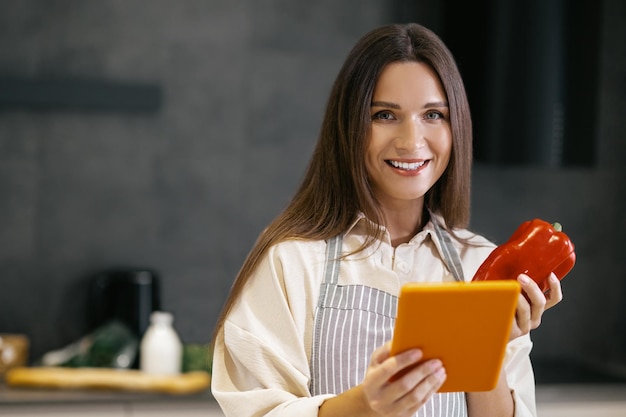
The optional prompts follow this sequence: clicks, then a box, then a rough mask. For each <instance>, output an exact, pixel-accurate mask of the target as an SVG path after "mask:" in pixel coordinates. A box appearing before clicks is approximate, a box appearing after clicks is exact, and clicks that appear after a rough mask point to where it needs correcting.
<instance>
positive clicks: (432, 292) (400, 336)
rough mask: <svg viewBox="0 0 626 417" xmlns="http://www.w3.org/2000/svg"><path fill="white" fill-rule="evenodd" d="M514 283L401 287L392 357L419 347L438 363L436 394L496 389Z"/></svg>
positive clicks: (513, 306) (515, 288)
mask: <svg viewBox="0 0 626 417" xmlns="http://www.w3.org/2000/svg"><path fill="white" fill-rule="evenodd" d="M519 294H520V285H519V283H518V282H517V281H513V280H502V281H479V282H445V283H443V282H442V283H410V284H406V285H404V286H403V287H402V289H401V291H400V298H399V300H398V315H397V318H396V323H395V328H394V335H393V340H392V348H391V350H392V354H397V353H399V352H402V351H404V350H407V349H410V348H414V347H417V348H420V349H422V351H423V353H424V360H427V359H431V358H439V359H441V361H442V362H443V365H444V367H445V369H446V374H447V378H446V381H445V382H444V384H443V385H442V387H441V388H440V389H439V392H456V391H463V392H472V391H490V390H492V389H493V388H495V386H496V384H497V382H498V377H499V373H500V368H501V366H502V362H503V360H504V354H505V351H506V345H507V343H508V339H509V335H510V332H511V326H512V324H513V319H514V317H515V309H516V307H517V300H518V295H519Z"/></svg>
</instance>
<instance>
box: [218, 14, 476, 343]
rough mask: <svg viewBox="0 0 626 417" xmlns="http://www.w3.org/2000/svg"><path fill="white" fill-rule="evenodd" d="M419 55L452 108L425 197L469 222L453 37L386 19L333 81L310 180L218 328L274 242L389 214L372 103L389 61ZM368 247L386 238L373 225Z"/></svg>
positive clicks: (329, 233)
mask: <svg viewBox="0 0 626 417" xmlns="http://www.w3.org/2000/svg"><path fill="white" fill-rule="evenodd" d="M409 61H417V62H422V63H426V64H428V65H430V66H431V67H432V68H433V69H434V71H435V72H436V73H437V74H438V76H439V79H440V81H441V84H442V85H443V88H444V90H445V92H446V95H447V99H448V106H449V108H450V121H451V129H452V154H451V156H450V162H449V164H448V167H447V168H446V170H445V172H444V173H443V175H442V177H441V178H440V179H439V181H437V183H436V184H435V185H434V186H433V187H432V188H431V189H430V190H429V191H428V192H427V193H426V196H425V204H426V206H427V207H428V208H429V210H431V211H432V212H435V213H438V214H440V215H441V216H442V217H443V219H444V221H445V226H446V227H447V228H449V229H452V228H456V227H463V226H466V225H467V223H468V221H469V205H470V171H471V162H472V125H471V117H470V111H469V106H468V103H467V97H466V93H465V87H464V85H463V81H462V79H461V75H460V73H459V70H458V68H457V66H456V63H455V61H454V58H453V56H452V54H451V53H450V51H449V50H448V48H447V47H446V46H445V44H444V43H443V42H442V41H441V39H439V37H438V36H437V35H436V34H434V33H433V32H432V31H430V30H429V29H427V28H425V27H423V26H420V25H418V24H414V23H412V24H396V25H388V26H383V27H380V28H378V29H374V30H373V31H371V32H369V33H367V34H366V35H364V36H363V37H362V38H361V39H360V40H359V41H358V42H357V44H356V45H355V46H354V48H353V49H352V51H351V52H350V53H349V55H348V57H347V58H346V61H345V62H344V64H343V67H342V68H341V70H340V71H339V74H338V76H337V79H336V80H335V83H334V85H333V87H332V90H331V93H330V97H329V99H328V102H327V105H326V111H325V114H324V119H323V122H322V127H321V131H320V135H319V138H318V142H317V145H316V147H315V149H314V151H313V155H312V158H311V160H310V162H309V165H308V168H307V170H306V173H305V175H304V179H303V181H302V183H301V185H300V187H299V188H298V190H297V191H296V193H295V195H294V196H293V199H292V200H291V202H290V203H289V204H288V206H287V207H286V209H285V210H284V211H283V212H282V213H281V214H280V215H279V216H278V217H277V218H276V219H274V220H273V221H272V222H271V223H270V225H269V226H268V227H267V228H266V229H265V230H264V231H263V232H262V233H261V234H260V236H259V238H258V239H257V241H256V243H255V244H254V246H253V247H252V250H251V251H250V253H249V254H248V257H247V258H246V260H245V261H244V263H243V266H242V267H241V269H240V271H239V273H238V275H237V277H236V279H235V282H234V283H233V286H232V288H231V291H230V294H229V296H228V298H227V299H226V302H225V304H224V307H223V309H222V312H221V314H220V317H219V319H218V321H217V325H216V327H215V332H214V339H213V340H215V335H216V334H217V333H218V331H219V330H220V329H221V327H222V325H223V323H224V319H225V317H226V316H227V315H228V313H229V311H230V310H231V308H232V306H233V304H234V303H235V301H236V300H237V298H238V296H239V294H240V293H241V290H242V289H243V287H244V286H245V284H246V282H247V281H248V279H249V278H250V276H251V274H252V272H253V271H254V269H255V268H256V266H257V264H258V262H259V260H260V259H261V258H262V257H263V256H264V254H265V253H266V251H267V249H268V248H269V247H271V246H272V245H274V244H276V243H278V242H280V241H283V240H286V239H313V240H320V239H328V238H330V237H333V236H336V235H338V234H340V233H342V232H344V231H345V230H346V229H347V228H348V227H349V226H350V225H351V224H352V222H353V221H354V220H355V219H356V216H357V215H358V213H359V212H363V213H364V214H365V215H366V216H367V217H368V218H369V219H370V220H372V221H373V222H374V223H376V224H383V222H382V219H383V216H382V213H381V211H380V209H379V207H378V204H377V203H376V199H375V198H374V195H373V193H372V190H371V187H370V184H369V181H368V179H367V173H366V169H365V152H366V149H367V141H368V136H369V129H370V123H371V116H370V105H371V101H372V95H373V92H374V87H375V85H376V82H377V80H378V78H379V76H380V74H381V72H382V71H383V69H384V68H385V66H386V65H388V64H390V63H393V62H409ZM369 232H370V233H369V235H370V239H369V240H368V241H367V242H366V244H365V245H364V247H366V246H367V245H369V244H371V243H372V242H374V241H375V240H377V239H380V237H381V234H382V230H381V229H380V228H377V227H375V226H371V229H370V230H369Z"/></svg>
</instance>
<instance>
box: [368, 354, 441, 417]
mask: <svg viewBox="0 0 626 417" xmlns="http://www.w3.org/2000/svg"><path fill="white" fill-rule="evenodd" d="M390 352H391V342H387V343H386V344H385V345H383V346H381V347H380V348H378V349H376V350H375V351H374V353H372V357H371V361H370V365H369V367H368V369H367V371H366V373H365V378H364V380H363V382H362V383H361V390H362V392H363V396H364V399H365V401H366V405H367V408H369V409H370V410H371V411H372V415H373V416H394V417H409V416H413V415H414V414H415V413H416V412H417V410H418V409H420V408H421V407H422V406H423V405H424V404H425V403H426V402H427V401H428V400H429V399H430V398H431V397H432V396H433V394H435V393H436V392H437V390H438V389H439V388H440V387H441V385H442V384H443V382H444V381H445V380H446V372H445V369H444V368H443V365H442V363H441V361H440V360H438V359H431V360H428V361H425V362H424V363H420V364H419V365H418V362H419V361H420V360H421V359H422V351H421V350H419V349H411V350H408V351H406V352H402V353H399V354H398V355H395V356H391V354H390ZM399 373H400V374H399ZM397 374H399V375H397ZM392 377H393V380H392Z"/></svg>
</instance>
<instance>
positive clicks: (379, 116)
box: [372, 110, 395, 120]
mask: <svg viewBox="0 0 626 417" xmlns="http://www.w3.org/2000/svg"><path fill="white" fill-rule="evenodd" d="M372 119H376V120H394V119H395V118H394V117H393V114H392V113H391V112H389V111H386V110H384V111H379V112H378V113H375V114H374V117H373V118H372Z"/></svg>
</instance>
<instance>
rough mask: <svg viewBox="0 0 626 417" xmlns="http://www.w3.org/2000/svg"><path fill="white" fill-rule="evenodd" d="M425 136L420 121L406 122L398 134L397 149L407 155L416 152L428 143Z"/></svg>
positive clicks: (411, 120) (410, 120)
mask: <svg viewBox="0 0 626 417" xmlns="http://www.w3.org/2000/svg"><path fill="white" fill-rule="evenodd" d="M424 134H425V132H424V129H423V127H422V126H421V124H420V123H419V121H418V120H413V119H409V120H405V121H404V122H403V123H402V124H401V128H400V130H399V132H398V137H397V139H396V147H397V148H398V149H401V150H404V151H406V152H407V153H411V152H415V151H417V150H418V149H420V148H422V147H423V146H424V144H425V143H426V142H425V137H424Z"/></svg>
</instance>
